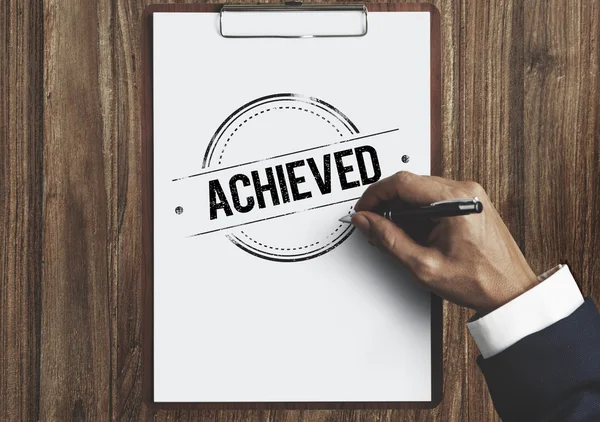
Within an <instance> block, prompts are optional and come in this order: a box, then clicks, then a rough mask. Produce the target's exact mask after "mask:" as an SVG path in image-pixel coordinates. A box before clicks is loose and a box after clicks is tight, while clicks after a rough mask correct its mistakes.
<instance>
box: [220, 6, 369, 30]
mask: <svg viewBox="0 0 600 422" xmlns="http://www.w3.org/2000/svg"><path fill="white" fill-rule="evenodd" d="M248 12H361V13H362V16H363V18H362V19H363V22H362V31H361V32H357V33H352V34H350V33H348V34H343V33H342V34H331V35H330V34H324V35H319V34H300V35H277V34H263V35H260V34H259V35H235V34H233V35H232V34H227V33H226V31H224V29H223V28H224V27H225V25H226V21H227V19H225V16H226V15H227V14H232V13H248ZM368 30H369V20H368V17H367V7H366V6H365V5H364V4H308V5H304V4H303V3H302V0H290V1H286V2H285V3H282V4H257V5H244V4H226V5H223V7H222V8H221V11H220V12H219V32H220V34H221V36H222V37H223V38H343V37H363V36H365V35H367V32H368Z"/></svg>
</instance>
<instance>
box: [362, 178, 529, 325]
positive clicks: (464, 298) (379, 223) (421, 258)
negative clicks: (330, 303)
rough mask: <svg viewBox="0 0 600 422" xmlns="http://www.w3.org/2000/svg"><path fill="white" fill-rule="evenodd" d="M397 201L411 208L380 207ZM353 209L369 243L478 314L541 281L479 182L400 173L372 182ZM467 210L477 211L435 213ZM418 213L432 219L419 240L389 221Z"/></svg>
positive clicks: (427, 284) (434, 288) (399, 220)
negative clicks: (450, 216) (423, 235)
mask: <svg viewBox="0 0 600 422" xmlns="http://www.w3.org/2000/svg"><path fill="white" fill-rule="evenodd" d="M449 198H468V199H467V200H464V199H459V200H449ZM396 201H400V202H403V203H406V204H410V205H411V207H410V208H406V209H405V210H404V211H403V214H402V212H400V211H396V212H389V211H391V210H389V209H388V210H381V206H382V205H385V204H390V203H393V202H396ZM461 206H462V207H463V208H462V209H461ZM355 210H356V213H355V214H354V215H353V216H351V223H352V224H354V225H355V226H356V227H357V228H358V229H359V230H360V231H361V232H363V233H364V234H365V235H366V236H367V237H368V238H369V240H370V242H371V243H373V244H376V245H378V246H379V247H380V248H381V249H384V250H386V251H388V252H389V253H390V254H391V255H392V256H393V257H394V258H396V259H397V260H398V261H399V262H400V263H401V264H403V265H404V266H405V267H406V268H408V269H409V270H410V271H411V272H412V273H413V274H414V276H415V277H416V279H417V280H418V281H420V282H421V283H422V284H423V285H425V286H426V287H427V288H429V289H430V290H432V291H434V292H435V293H437V294H438V295H440V296H442V297H444V298H446V299H448V300H450V301H452V302H455V303H458V304H462V305H464V306H468V307H471V308H473V309H476V310H477V311H478V312H479V313H481V314H485V313H488V312H491V311H492V310H494V309H496V308H498V307H500V306H502V305H503V304H505V303H507V302H508V301H510V300H512V299H514V298H515V297H517V296H519V295H520V294H521V293H523V292H524V291H526V290H528V289H530V288H531V287H532V285H535V284H537V283H538V281H537V278H536V277H535V274H534V273H533V271H532V270H531V268H530V267H529V265H528V264H527V261H526V260H525V258H524V257H523V254H522V253H521V251H520V250H519V247H518V246H517V244H516V243H515V241H514V239H513V238H512V236H511V234H510V232H509V231H508V229H507V228H506V226H505V225H504V223H503V221H502V219H501V218H500V216H499V215H498V213H497V212H496V210H495V208H494V206H493V205H492V204H491V202H490V201H489V198H488V197H487V194H486V193H485V191H484V190H483V188H482V187H481V186H480V185H478V184H477V183H474V182H458V181H453V180H448V179H442V178H439V177H434V176H418V175H415V174H412V173H409V172H399V173H396V174H395V175H393V176H390V177H388V178H386V179H382V180H380V181H378V182H377V183H374V184H373V185H371V186H369V188H367V190H366V191H365V193H364V194H363V196H362V197H361V198H360V199H359V201H358V202H357V203H356V206H355ZM375 210H376V212H373V211H375ZM409 210H410V211H409ZM417 210H418V211H417ZM386 211H388V212H387V214H386ZM410 213H412V215H411V216H410V217H409V215H408V214H410ZM464 213H467V214H472V215H469V216H468V217H466V218H438V217H445V216H449V215H464ZM379 214H382V215H379ZM384 215H385V216H384ZM417 215H419V216H421V217H424V216H427V217H428V218H429V219H431V218H434V219H435V224H434V225H433V228H432V230H431V232H430V233H428V236H427V237H426V241H425V242H424V243H422V244H418V243H417V242H415V240H414V239H413V238H411V237H410V236H409V235H407V233H406V231H405V230H403V229H402V228H400V227H398V225H397V224H396V223H395V222H393V221H391V220H394V221H396V222H401V221H402V220H405V219H406V218H411V219H413V220H414V219H415V218H420V217H416V216H417Z"/></svg>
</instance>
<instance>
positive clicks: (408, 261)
mask: <svg viewBox="0 0 600 422" xmlns="http://www.w3.org/2000/svg"><path fill="white" fill-rule="evenodd" d="M352 224H353V225H354V226H355V227H357V228H358V229H359V230H360V231H361V232H362V233H363V234H364V235H365V236H367V237H368V238H369V240H370V241H371V242H373V243H375V244H377V245H379V246H381V248H383V249H385V250H387V251H388V252H389V253H391V254H392V255H393V256H395V257H396V258H398V260H399V261H400V262H401V263H402V264H403V265H404V266H406V267H408V268H409V269H410V270H413V272H414V270H415V269H416V267H417V266H418V263H419V262H420V261H422V260H423V257H425V256H426V255H428V254H429V252H430V251H429V249H428V248H425V247H423V246H421V245H419V244H417V243H416V242H415V241H414V240H413V239H412V238H411V237H410V236H409V235H407V234H406V233H405V232H404V230H402V229H401V228H400V227H398V226H397V225H395V224H394V223H393V222H391V221H390V220H388V219H387V218H384V217H382V216H380V215H377V214H375V213H372V212H369V211H362V212H359V213H356V214H355V215H354V216H353V217H352Z"/></svg>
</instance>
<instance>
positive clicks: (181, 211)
mask: <svg viewBox="0 0 600 422" xmlns="http://www.w3.org/2000/svg"><path fill="white" fill-rule="evenodd" d="M175 214H177V215H179V214H183V207H177V208H175Z"/></svg>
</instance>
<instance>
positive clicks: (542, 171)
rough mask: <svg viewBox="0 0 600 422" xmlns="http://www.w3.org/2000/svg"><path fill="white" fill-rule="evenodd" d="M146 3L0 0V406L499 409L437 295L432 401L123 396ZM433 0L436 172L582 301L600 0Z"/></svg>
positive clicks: (456, 314)
mask: <svg viewBox="0 0 600 422" xmlns="http://www.w3.org/2000/svg"><path fill="white" fill-rule="evenodd" d="M147 3H149V1H146V0H118V1H117V0H114V1H108V0H102V1H99V2H98V4H97V5H96V2H89V1H80V0H45V1H43V2H42V1H39V0H23V1H19V0H3V1H2V2H0V46H1V50H0V163H1V166H0V176H1V179H0V318H1V319H0V341H1V344H2V345H1V346H0V420H38V419H40V420H68V419H83V418H85V419H88V420H107V419H109V418H112V419H118V420H122V419H128V420H129V419H133V420H141V419H144V420H146V419H152V418H156V419H160V420H168V419H170V420H173V419H202V418H206V419H210V420H218V421H246V420H252V421H259V420H261V421H262V420H278V421H279V420H285V421H300V420H301V421H307V422H308V421H310V422H313V421H314V422H316V421H391V420H412V419H416V420H443V421H447V420H460V421H462V420H467V419H470V420H473V421H487V420H494V419H497V416H496V414H495V411H494V409H493V406H492V402H491V400H490V398H489V395H488V393H487V389H486V386H485V383H484V380H483V377H482V376H481V374H480V372H479V370H478V368H477V366H476V363H475V358H476V356H477V354H478V353H477V349H476V347H475V345H474V343H473V341H472V339H471V338H470V337H469V335H468V333H467V330H466V327H465V322H466V320H467V318H468V317H469V316H470V315H471V314H472V312H471V311H468V310H463V309H460V308H459V307H457V306H454V305H447V306H445V310H444V321H445V322H444V373H445V377H444V400H443V402H442V404H441V405H440V406H438V407H437V408H436V409H434V410H430V411H423V410H421V411H406V410H402V411H379V410H378V411H343V412H341V411H254V412H248V411H218V412H215V411H210V412H209V411H206V412H189V411H179V412H171V411H157V412H153V411H152V410H150V409H148V408H146V407H145V406H144V405H143V404H142V403H141V400H140V394H141V349H140V346H141V339H140V331H141V330H140V326H141V325H140V324H141V306H140V305H141V303H140V293H141V292H140V287H141V279H140V270H141V260H142V248H141V202H140V163H141V161H140V159H141V157H140V152H141V134H140V129H141V124H140V95H141V93H140V52H141V47H140V20H141V14H142V10H143V9H144V7H145V6H146V5H147ZM434 3H435V4H436V6H437V7H438V9H439V10H440V12H441V17H442V32H443V35H442V38H443V52H442V55H443V70H442V72H443V163H444V175H445V176H447V177H451V178H455V179H461V180H465V179H473V180H477V181H479V182H480V183H481V184H482V185H483V186H484V187H485V188H486V189H487V191H488V193H489V195H490V197H491V198H492V200H493V201H494V203H495V204H496V206H497V207H498V209H499V211H500V214H501V215H502V216H503V218H504V219H505V220H506V222H507V224H508V226H509V228H510V230H511V232H512V233H513V235H514V237H515V238H516V240H517V242H518V244H519V245H520V247H521V248H522V249H523V251H524V253H525V256H526V257H527V259H528V260H529V262H530V263H531V266H532V267H533V269H534V271H536V272H538V273H540V272H542V271H544V270H546V269H548V268H550V267H552V266H554V265H556V264H557V263H559V262H567V263H568V264H569V265H570V267H571V270H572V272H573V274H574V275H575V277H576V279H577V280H578V281H579V282H580V283H581V288H582V290H583V292H584V294H585V295H586V296H592V297H594V298H595V300H596V302H597V303H600V260H598V259H595V258H596V256H597V253H598V248H599V247H600V217H599V216H600V211H599V210H600V63H599V62H600V4H599V2H598V1H594V0H582V1H571V0H563V1H547V0H536V1H524V0H512V1H511V0H496V1H491V2H488V1H484V0H469V1H467V0H462V1H442V0H437V1H435V2H434ZM488 3H491V4H488ZM241 71H243V70H241ZM370 76H373V77H376V76H377V75H370Z"/></svg>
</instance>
